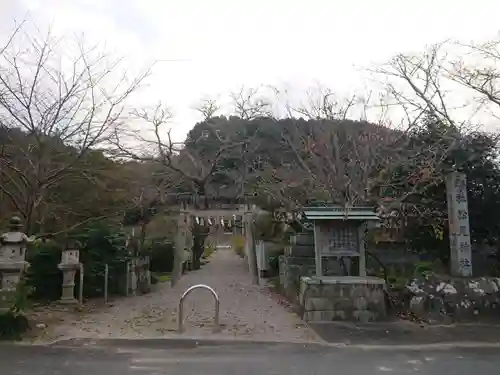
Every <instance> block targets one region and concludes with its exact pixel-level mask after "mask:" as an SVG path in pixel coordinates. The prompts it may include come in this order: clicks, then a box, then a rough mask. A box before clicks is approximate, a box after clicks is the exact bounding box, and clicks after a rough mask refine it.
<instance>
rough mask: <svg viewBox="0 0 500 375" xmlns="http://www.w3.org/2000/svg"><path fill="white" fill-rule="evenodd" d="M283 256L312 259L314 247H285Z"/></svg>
mask: <svg viewBox="0 0 500 375" xmlns="http://www.w3.org/2000/svg"><path fill="white" fill-rule="evenodd" d="M285 254H286V255H288V256H291V257H309V256H310V257H314V246H313V245H290V246H287V247H286V249H285Z"/></svg>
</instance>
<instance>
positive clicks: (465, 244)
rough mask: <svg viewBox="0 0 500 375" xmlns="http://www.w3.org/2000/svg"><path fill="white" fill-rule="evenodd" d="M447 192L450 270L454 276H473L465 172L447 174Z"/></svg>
mask: <svg viewBox="0 0 500 375" xmlns="http://www.w3.org/2000/svg"><path fill="white" fill-rule="evenodd" d="M446 194H447V200H448V223H449V230H450V272H451V275H452V276H465V277H467V276H472V254H471V240H470V228H469V208H468V203H467V178H466V176H465V174H464V173H461V172H451V173H449V174H448V175H447V176H446Z"/></svg>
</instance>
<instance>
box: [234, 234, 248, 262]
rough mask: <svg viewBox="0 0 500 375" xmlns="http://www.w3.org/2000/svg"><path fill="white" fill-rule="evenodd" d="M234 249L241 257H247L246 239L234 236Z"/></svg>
mask: <svg viewBox="0 0 500 375" xmlns="http://www.w3.org/2000/svg"><path fill="white" fill-rule="evenodd" d="M231 242H232V245H233V249H234V251H235V252H236V254H238V255H239V256H240V257H242V258H244V257H245V237H243V236H233V238H232V239H231Z"/></svg>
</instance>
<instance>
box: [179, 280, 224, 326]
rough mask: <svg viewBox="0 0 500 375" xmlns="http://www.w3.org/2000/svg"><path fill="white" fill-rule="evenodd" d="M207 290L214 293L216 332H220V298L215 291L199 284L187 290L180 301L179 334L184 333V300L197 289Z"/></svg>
mask: <svg viewBox="0 0 500 375" xmlns="http://www.w3.org/2000/svg"><path fill="white" fill-rule="evenodd" d="M200 288H201V289H207V290H209V291H210V293H212V296H213V297H214V300H215V316H214V332H218V331H220V325H219V305H220V301H219V296H218V295H217V293H216V292H215V290H214V289H213V288H212V287H210V286H208V285H205V284H197V285H193V286H190V287H189V288H187V289H186V291H185V292H184V293H183V294H182V296H181V299H180V300H179V316H178V317H177V319H178V323H179V328H178V331H179V333H182V332H183V331H184V327H183V324H184V299H185V298H186V297H187V296H188V294H189V293H191V292H192V291H193V290H195V289H200Z"/></svg>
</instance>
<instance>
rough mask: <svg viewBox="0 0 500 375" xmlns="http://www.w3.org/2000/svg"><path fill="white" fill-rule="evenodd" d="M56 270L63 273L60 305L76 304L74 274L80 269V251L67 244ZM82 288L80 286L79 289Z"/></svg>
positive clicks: (73, 245)
mask: <svg viewBox="0 0 500 375" xmlns="http://www.w3.org/2000/svg"><path fill="white" fill-rule="evenodd" d="M58 268H59V269H60V270H61V271H62V273H63V283H62V292H61V299H60V301H59V302H60V303H63V304H76V303H78V300H77V299H76V298H75V274H76V271H77V270H79V269H80V251H79V250H78V248H77V247H76V246H75V244H73V243H71V244H70V243H68V244H67V246H66V249H65V250H63V251H62V253H61V263H59V265H58ZM81 287H82V286H81V285H80V288H81Z"/></svg>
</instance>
